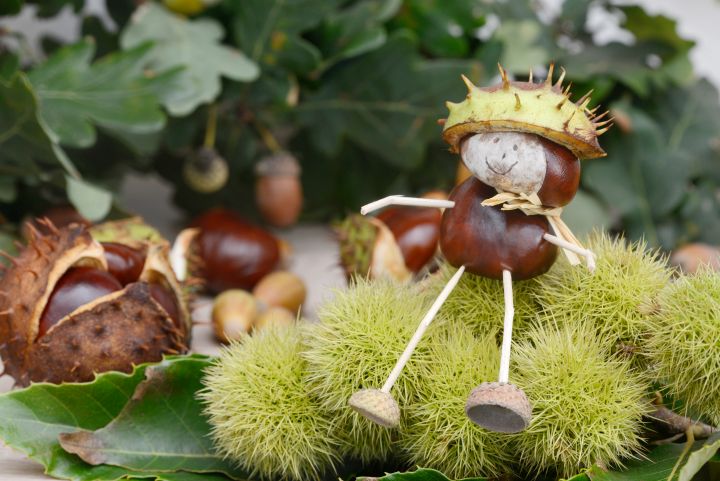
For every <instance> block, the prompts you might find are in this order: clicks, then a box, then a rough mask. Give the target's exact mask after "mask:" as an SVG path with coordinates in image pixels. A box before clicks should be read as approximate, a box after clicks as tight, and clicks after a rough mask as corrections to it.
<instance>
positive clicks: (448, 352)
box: [398, 322, 514, 479]
mask: <svg viewBox="0 0 720 481" xmlns="http://www.w3.org/2000/svg"><path fill="white" fill-rule="evenodd" d="M495 336H496V332H495V331H493V330H490V331H488V332H487V333H486V334H485V335H484V336H482V337H480V338H476V337H475V336H474V335H473V333H472V332H471V331H470V330H469V329H468V328H467V327H466V326H464V325H463V324H462V323H459V322H458V323H453V324H450V325H448V326H446V328H445V329H442V330H440V331H436V334H435V335H433V336H432V338H431V339H428V341H427V342H428V344H429V346H430V347H429V352H428V355H427V359H426V360H424V362H422V363H415V364H414V365H413V367H412V368H411V369H412V371H415V372H414V373H413V375H414V376H417V379H418V385H417V386H416V389H415V390H416V394H415V396H414V397H413V398H412V399H411V401H410V403H409V404H408V405H406V406H404V408H405V411H406V413H407V423H405V426H404V427H403V428H402V429H401V431H400V437H399V439H398V445H399V449H400V452H401V455H402V456H403V458H405V459H406V460H407V461H408V463H410V464H412V465H419V466H424V467H429V468H434V469H437V470H439V471H442V472H443V473H444V474H445V475H446V476H448V477H450V478H452V479H456V478H457V479H460V478H466V477H472V476H492V477H499V476H500V475H501V474H502V473H507V472H509V470H510V468H511V464H512V461H513V459H514V456H513V454H512V451H511V450H510V449H509V446H508V437H507V436H505V435H502V434H498V433H493V432H490V431H487V430H485V429H483V428H481V427H479V426H478V425H476V424H475V423H473V422H472V421H471V420H470V419H468V418H467V417H466V416H465V415H464V412H463V411H464V409H465V402H466V400H467V396H468V393H469V392H470V389H472V387H473V386H475V385H477V384H478V382H480V381H490V380H494V379H495V376H496V375H497V372H496V371H497V365H498V363H499V362H500V350H499V349H498V347H497V345H496V342H495Z"/></svg>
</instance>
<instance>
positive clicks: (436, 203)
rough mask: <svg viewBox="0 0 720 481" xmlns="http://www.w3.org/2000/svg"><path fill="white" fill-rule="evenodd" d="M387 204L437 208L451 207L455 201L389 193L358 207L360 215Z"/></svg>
mask: <svg viewBox="0 0 720 481" xmlns="http://www.w3.org/2000/svg"><path fill="white" fill-rule="evenodd" d="M389 205H409V206H414V207H436V208H438V209H452V208H453V207H455V202H453V201H452V200H439V199H423V198H420V197H405V196H402V195H391V196H388V197H385V198H382V199H380V200H376V201H375V202H370V203H369V204H366V205H364V206H362V207H361V208H360V213H361V214H362V215H367V214H369V213H370V212H373V211H376V210H378V209H382V208H383V207H387V206H389Z"/></svg>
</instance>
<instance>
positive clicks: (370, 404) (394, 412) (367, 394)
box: [348, 389, 400, 428]
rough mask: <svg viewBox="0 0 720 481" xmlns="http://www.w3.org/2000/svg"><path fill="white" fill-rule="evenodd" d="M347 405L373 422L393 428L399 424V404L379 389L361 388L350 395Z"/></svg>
mask: <svg viewBox="0 0 720 481" xmlns="http://www.w3.org/2000/svg"><path fill="white" fill-rule="evenodd" d="M348 405H349V406H350V407H351V408H352V409H353V410H355V411H356V412H358V413H360V415H362V416H363V417H365V418H367V419H369V420H370V421H372V422H374V423H375V424H379V425H380V426H384V427H386V428H394V427H397V426H398V425H399V424H400V406H398V403H397V402H396V401H395V399H393V397H392V396H391V395H390V394H389V393H386V392H385V391H381V390H380V389H361V390H360V391H357V392H356V393H355V394H353V395H352V396H351V397H350V400H349V401H348Z"/></svg>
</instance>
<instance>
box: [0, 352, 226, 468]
mask: <svg viewBox="0 0 720 481" xmlns="http://www.w3.org/2000/svg"><path fill="white" fill-rule="evenodd" d="M204 362H207V358H205V357H203V356H182V357H174V358H168V359H166V360H165V361H162V362H161V363H159V364H150V365H148V364H143V365H140V366H137V367H136V368H135V370H134V371H133V373H132V374H123V373H118V372H108V373H103V374H100V375H98V376H97V378H96V379H95V381H93V382H89V383H82V384H62V385H54V384H44V383H39V384H33V385H31V386H30V387H28V388H25V389H22V390H18V391H12V392H9V393H6V394H3V395H0V438H2V440H3V441H4V442H5V444H7V445H8V446H10V447H12V448H14V449H17V450H18V451H21V452H23V453H25V454H26V455H27V456H28V457H29V458H30V459H32V460H34V461H37V462H38V463H40V464H42V465H43V466H44V467H45V472H46V473H47V474H48V475H50V476H53V477H56V478H62V479H70V480H73V481H116V480H120V479H121V478H122V479H125V478H126V477H127V478H129V479H143V478H150V479H155V478H156V477H159V478H160V479H165V480H166V481H195V480H197V481H200V479H201V478H198V477H191V476H188V477H183V476H181V475H180V474H178V475H177V476H173V475H172V474H167V475H166V474H165V473H162V472H157V471H148V470H143V471H140V472H138V471H128V470H127V469H125V468H120V467H117V466H109V465H100V466H91V465H89V464H87V463H85V462H83V461H82V460H81V459H80V458H78V457H77V456H75V455H73V454H70V453H68V452H66V451H65V450H63V449H62V447H61V446H60V443H59V442H58V436H59V435H60V434H61V433H64V432H69V431H74V430H77V429H84V430H96V429H100V428H102V427H103V426H105V425H107V424H108V423H109V422H110V421H112V420H113V419H114V418H115V417H117V416H118V415H119V414H120V413H121V412H122V411H123V408H124V407H125V405H126V404H127V402H128V401H129V400H130V399H131V398H132V397H133V394H134V393H135V392H136V388H137V386H138V385H139V384H140V383H141V381H143V379H144V378H145V371H146V369H147V368H148V366H163V367H161V368H160V369H163V368H167V367H168V366H178V367H177V369H179V370H182V369H183V366H187V367H188V368H190V369H195V368H198V369H199V368H201V367H202V366H199V365H198V363H204ZM199 375H200V373H199V372H198V373H197V376H199ZM210 479H213V481H215V480H217V481H220V480H221V479H223V478H221V477H220V478H216V477H214V476H212V477H210Z"/></svg>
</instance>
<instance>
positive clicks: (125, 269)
mask: <svg viewBox="0 0 720 481" xmlns="http://www.w3.org/2000/svg"><path fill="white" fill-rule="evenodd" d="M101 244H102V247H103V251H104V253H105V260H106V261H107V265H108V271H109V272H110V274H112V275H113V276H114V277H115V278H116V279H117V280H118V281H120V283H121V284H122V285H123V286H126V285H128V284H130V283H131V282H135V281H137V280H138V278H139V277H140V274H141V273H142V270H143V267H144V265H145V256H144V254H143V253H142V252H141V251H139V250H137V249H133V248H132V247H130V246H126V245H125V244H120V243H118V242H102V243H101Z"/></svg>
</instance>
